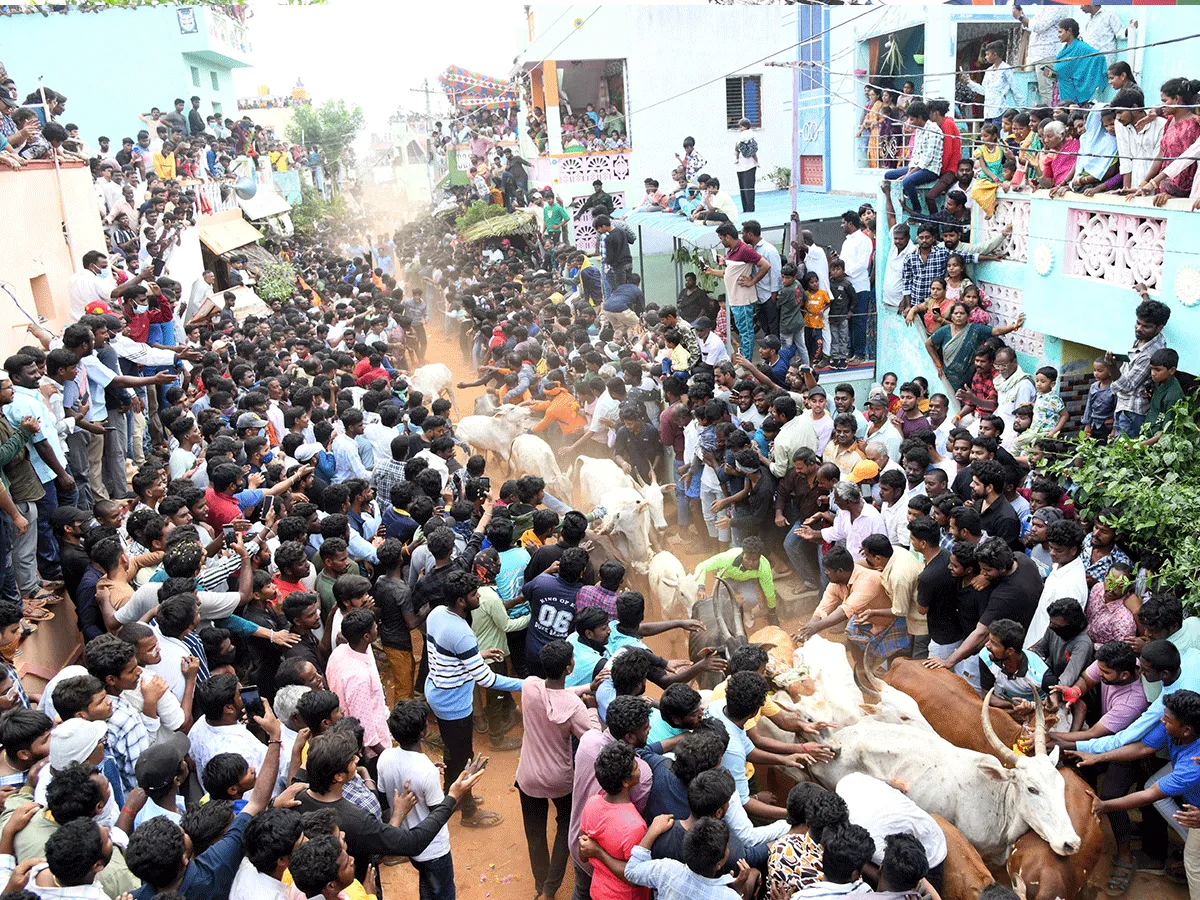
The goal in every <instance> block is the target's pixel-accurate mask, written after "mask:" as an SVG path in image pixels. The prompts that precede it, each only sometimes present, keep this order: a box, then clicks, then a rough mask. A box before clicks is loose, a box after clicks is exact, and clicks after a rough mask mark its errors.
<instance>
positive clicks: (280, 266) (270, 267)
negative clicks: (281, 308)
mask: <svg viewBox="0 0 1200 900" xmlns="http://www.w3.org/2000/svg"><path fill="white" fill-rule="evenodd" d="M254 292H255V293H256V294H258V296H260V297H262V299H264V300H266V301H268V302H269V301H271V300H287V299H288V298H290V297H293V296H294V295H295V293H296V269H295V268H294V267H293V266H292V265H291V264H290V263H285V262H273V263H266V264H264V265H263V267H262V269H261V270H260V271H259V273H258V280H257V281H256V282H255V284H254Z"/></svg>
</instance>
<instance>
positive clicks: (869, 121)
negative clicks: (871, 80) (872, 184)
mask: <svg viewBox="0 0 1200 900" xmlns="http://www.w3.org/2000/svg"><path fill="white" fill-rule="evenodd" d="M882 123H883V101H882V100H880V99H879V91H877V90H876V89H875V88H873V87H871V86H870V85H867V112H866V115H864V116H863V120H862V124H861V125H859V126H858V132H857V133H856V135H855V136H856V137H862V133H863V130H864V129H866V130H867V132H868V137H867V165H868V166H869V167H870V168H872V169H878V168H879V126H880V125H881V124H882Z"/></svg>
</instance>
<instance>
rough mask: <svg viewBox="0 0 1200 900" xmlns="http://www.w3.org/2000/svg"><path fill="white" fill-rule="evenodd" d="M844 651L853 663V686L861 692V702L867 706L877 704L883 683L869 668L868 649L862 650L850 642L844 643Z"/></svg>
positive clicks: (869, 655) (870, 655)
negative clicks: (847, 652) (848, 654)
mask: <svg viewBox="0 0 1200 900" xmlns="http://www.w3.org/2000/svg"><path fill="white" fill-rule="evenodd" d="M846 650H847V651H849V653H850V658H851V660H853V662H854V684H855V686H856V687H857V688H858V689H859V690H860V691H862V695H863V701H864V702H865V703H868V704H875V703H879V702H880V701H881V700H882V699H883V682H881V681H880V680H879V678H878V677H877V676H876V675H875V672H874V671H872V669H871V666H870V664H869V663H870V661H871V658H872V657H873V654H871V652H870V649H869V648H868V649H866V650H863V649H862V648H861V647H859V646H858V645H857V644H855V643H854V642H852V641H847V642H846Z"/></svg>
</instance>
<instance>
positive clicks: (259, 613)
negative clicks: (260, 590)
mask: <svg viewBox="0 0 1200 900" xmlns="http://www.w3.org/2000/svg"><path fill="white" fill-rule="evenodd" d="M238 615H240V616H241V617H242V618H243V619H248V620H249V621H251V622H253V623H254V624H255V625H258V626H259V627H260V628H266V629H267V630H269V631H287V627H288V623H287V619H285V618H284V617H283V616H281V615H276V614H275V613H273V612H271V611H270V610H268V609H262V608H261V607H258V606H250V605H247V606H244V607H243V608H242V609H241V610H240V611H239V612H238ZM235 643H239V642H236V641H235ZM240 643H241V645H242V647H244V648H245V650H244V652H239V653H238V657H239V660H240V661H241V662H242V663H243V665H245V666H246V667H247V672H246V684H257V685H258V690H259V692H260V693H261V694H262V695H263V696H264V697H266V698H267V699H268V700H274V699H275V672H276V671H277V670H278V669H279V662H280V660H282V659H283V650H282V648H280V647H277V646H276V645H275V644H272V643H271V642H270V641H259V640H244V641H241V642H240Z"/></svg>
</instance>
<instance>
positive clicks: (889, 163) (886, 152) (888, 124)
mask: <svg viewBox="0 0 1200 900" xmlns="http://www.w3.org/2000/svg"><path fill="white" fill-rule="evenodd" d="M879 164H880V166H881V167H882V168H884V169H895V168H897V167H898V166H899V165H900V129H899V127H898V123H897V122H896V121H895V120H894V119H891V118H889V117H887V116H885V117H884V119H883V122H882V123H881V124H880V126H879Z"/></svg>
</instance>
